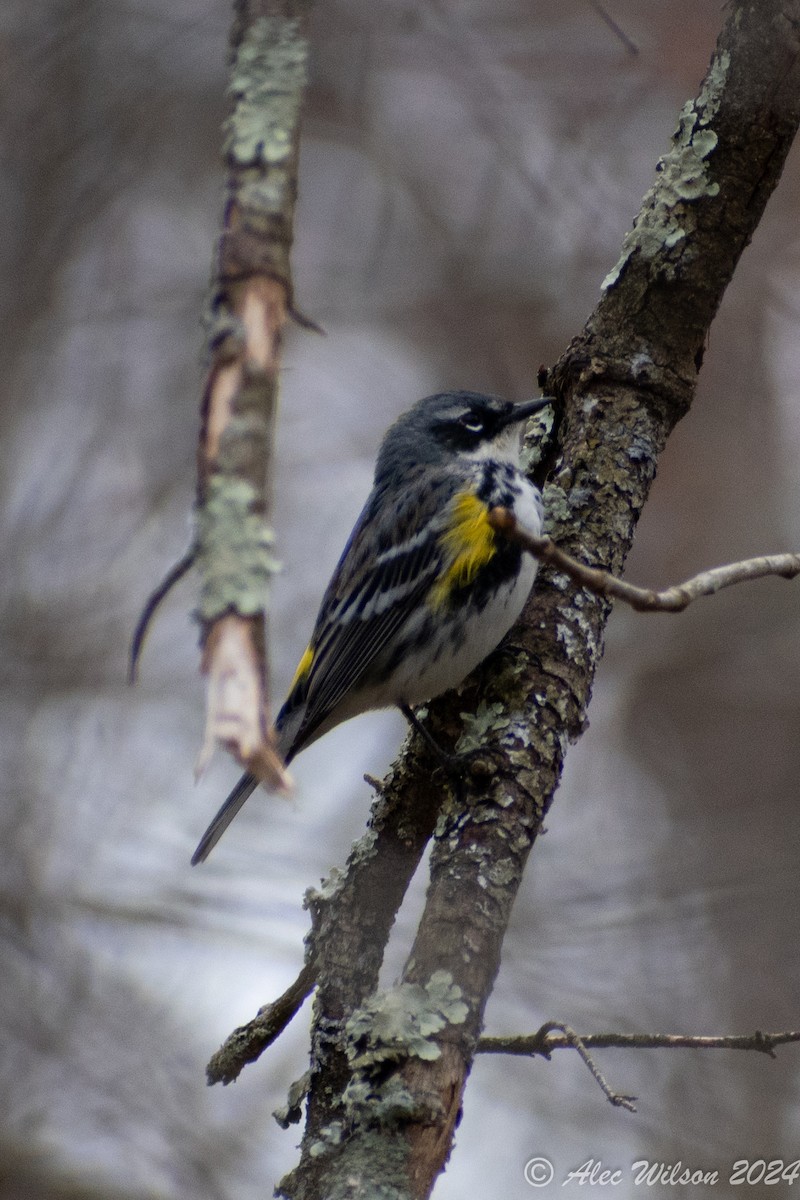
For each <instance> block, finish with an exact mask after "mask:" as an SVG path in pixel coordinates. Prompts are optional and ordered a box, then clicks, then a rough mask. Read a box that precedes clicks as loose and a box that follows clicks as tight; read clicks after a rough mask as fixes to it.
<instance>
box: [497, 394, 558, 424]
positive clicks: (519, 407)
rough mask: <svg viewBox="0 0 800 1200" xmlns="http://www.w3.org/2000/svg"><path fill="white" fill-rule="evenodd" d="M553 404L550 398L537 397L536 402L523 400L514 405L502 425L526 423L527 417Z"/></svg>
mask: <svg viewBox="0 0 800 1200" xmlns="http://www.w3.org/2000/svg"><path fill="white" fill-rule="evenodd" d="M553 403H554V398H553V397H552V396H539V398H538V399H537V400H523V401H522V402H521V403H520V404H515V405H514V407H513V408H512V409H511V410H510V412H508V413H507V414H506V416H505V417H504V418H503V422H502V423H503V425H516V424H517V423H518V422H519V421H527V420H528V417H532V416H533V414H534V413H537V412H540V411H541V410H542V409H543V408H547V406H548V405H549V404H553Z"/></svg>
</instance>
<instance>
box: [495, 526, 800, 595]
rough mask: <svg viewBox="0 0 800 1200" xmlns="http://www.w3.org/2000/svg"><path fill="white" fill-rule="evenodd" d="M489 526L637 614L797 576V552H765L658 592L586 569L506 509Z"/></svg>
mask: <svg viewBox="0 0 800 1200" xmlns="http://www.w3.org/2000/svg"><path fill="white" fill-rule="evenodd" d="M489 523H490V525H491V526H492V527H493V528H494V529H496V530H497V531H498V533H502V534H503V536H504V537H507V538H509V539H510V540H511V541H513V542H517V543H518V544H519V545H520V546H522V547H523V548H524V549H525V550H527V551H528V552H529V553H530V554H533V555H535V556H536V558H538V559H541V561H542V562H547V563H550V564H552V566H554V567H556V568H557V569H558V570H559V571H563V572H564V574H565V575H569V577H570V579H572V580H574V581H575V583H579V584H580V585H581V586H582V587H585V588H588V589H589V591H591V592H596V593H597V595H599V596H610V597H611V598H612V599H614V600H624V601H625V603H626V604H629V605H630V606H631V608H633V609H635V610H636V611H637V612H682V611H683V610H684V609H685V608H687V607H688V606H689V605H690V604H691V602H692V601H693V600H696V599H697V598H698V597H699V596H713V595H714V593H715V592H719V591H721V590H722V589H723V588H726V587H731V586H732V585H733V584H735V583H744V582H745V581H746V580H750V579H763V578H764V577H765V576H767V575H780V576H782V577H783V578H784V579H794V578H795V576H796V575H800V554H765V555H762V556H761V557H760V558H746V559H744V560H743V561H742V562H735V563H727V564H726V565H725V566H723V567H712V569H711V570H709V571H702V572H701V573H700V574H699V575H693V576H692V578H691V579H687V580H686V581H685V582H684V583H678V584H675V586H674V587H669V588H665V589H664V590H663V591H660V592H656V591H654V590H653V589H652V588H640V587H636V586H634V584H632V583H626V582H625V581H624V580H623V579H618V578H617V576H616V575H612V574H611V572H610V571H603V570H600V569H599V568H598V567H588V566H587V565H586V564H585V563H582V562H579V561H578V559H577V558H573V557H572V555H571V554H567V553H566V551H564V550H560V549H559V548H558V546H557V545H556V544H555V542H554V541H553V540H552V539H551V538H549V537H535V536H534V535H533V534H531V533H528V532H527V530H525V529H523V528H521V526H520V525H519V524H518V522H517V520H516V518H515V516H514V514H513V513H512V512H510V511H509V509H507V508H493V509H492V510H491V512H490V513H489Z"/></svg>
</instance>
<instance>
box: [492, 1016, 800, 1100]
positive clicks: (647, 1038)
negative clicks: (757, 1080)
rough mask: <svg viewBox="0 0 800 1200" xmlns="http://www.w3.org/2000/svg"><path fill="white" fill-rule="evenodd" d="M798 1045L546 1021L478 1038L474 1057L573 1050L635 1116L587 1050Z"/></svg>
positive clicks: (793, 1035) (788, 1035)
mask: <svg viewBox="0 0 800 1200" xmlns="http://www.w3.org/2000/svg"><path fill="white" fill-rule="evenodd" d="M791 1042H800V1032H789V1031H784V1032H782V1033H762V1032H761V1031H760V1030H758V1029H757V1030H756V1032H755V1033H751V1034H742V1035H737V1034H726V1035H723V1036H720V1037H704V1036H699V1035H696V1034H682V1033H588V1034H578V1033H576V1032H575V1030H574V1029H572V1028H571V1027H570V1026H569V1025H561V1024H559V1023H558V1022H556V1021H548V1022H547V1024H545V1025H542V1027H541V1029H538V1030H537V1031H536V1033H533V1034H530V1035H527V1036H523V1035H518V1036H512V1037H482V1038H480V1039H479V1040H478V1045H477V1053H478V1054H515V1055H524V1056H526V1057H530V1058H533V1057H534V1056H536V1055H540V1056H541V1057H542V1058H547V1059H549V1058H550V1055H551V1053H552V1051H553V1050H577V1052H578V1054H579V1055H580V1057H581V1059H582V1061H583V1062H584V1063H585V1065H586V1067H587V1069H588V1070H589V1072H590V1073H591V1075H592V1077H593V1078H594V1080H595V1081H596V1083H597V1084H598V1086H599V1087H600V1089H601V1091H602V1092H603V1095H604V1096H605V1097H606V1099H607V1100H608V1101H609V1102H610V1103H611V1104H613V1105H614V1106H615V1107H616V1108H625V1109H627V1110H628V1112H636V1106H635V1104H634V1100H635V1099H636V1097H635V1096H623V1095H621V1094H620V1093H619V1092H614V1091H612V1090H611V1088H610V1087H609V1085H608V1083H607V1082H606V1080H605V1078H604V1077H603V1075H602V1074H601V1072H600V1069H599V1068H598V1066H597V1064H596V1062H595V1061H594V1058H593V1057H592V1055H591V1054H590V1053H589V1051H590V1049H597V1050H606V1049H609V1048H615V1049H622V1050H653V1049H666V1050H758V1051H760V1052H761V1053H762V1054H768V1055H769V1057H770V1058H775V1057H776V1054H775V1047H776V1046H784V1045H787V1044H788V1043H791Z"/></svg>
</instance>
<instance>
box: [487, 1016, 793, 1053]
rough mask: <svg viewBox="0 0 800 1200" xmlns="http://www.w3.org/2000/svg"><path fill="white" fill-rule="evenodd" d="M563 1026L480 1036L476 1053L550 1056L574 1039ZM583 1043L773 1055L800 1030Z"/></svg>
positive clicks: (616, 1036) (624, 1036) (594, 1037)
mask: <svg viewBox="0 0 800 1200" xmlns="http://www.w3.org/2000/svg"><path fill="white" fill-rule="evenodd" d="M564 1028H565V1027H564V1026H563V1025H560V1024H558V1023H557V1022H553V1021H550V1022H548V1023H547V1024H546V1025H543V1026H542V1028H541V1029H539V1030H537V1031H536V1033H531V1034H514V1035H512V1036H511V1037H482V1038H481V1039H480V1041H479V1042H478V1053H479V1054H518V1055H523V1056H524V1055H529V1056H531V1057H532V1056H533V1055H536V1054H539V1055H541V1056H542V1058H549V1057H550V1052H551V1050H568V1049H569V1048H570V1047H571V1046H572V1045H573V1043H572V1042H571V1041H570V1040H569V1038H568V1037H566V1036H562V1037H558V1036H554V1034H553V1033H552V1032H551V1030H554V1029H556V1030H562V1032H563V1030H564ZM580 1040H581V1042H582V1043H583V1045H584V1046H586V1047H590V1048H591V1049H592V1050H609V1049H612V1050H661V1049H664V1050H758V1051H760V1052H761V1053H762V1054H768V1055H769V1057H770V1058H775V1047H776V1046H784V1045H787V1044H789V1043H792V1042H800V1030H784V1031H782V1032H781V1033H762V1032H761V1030H759V1029H757V1030H756V1032H755V1033H744V1034H723V1035H720V1036H717V1037H707V1036H705V1035H700V1034H691V1033H585V1034H581V1035H580Z"/></svg>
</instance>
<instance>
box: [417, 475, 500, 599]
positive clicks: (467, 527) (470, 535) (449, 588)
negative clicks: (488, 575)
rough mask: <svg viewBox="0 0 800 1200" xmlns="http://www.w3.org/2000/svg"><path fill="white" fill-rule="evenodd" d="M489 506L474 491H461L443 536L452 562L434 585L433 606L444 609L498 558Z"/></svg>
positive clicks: (447, 553)
mask: <svg viewBox="0 0 800 1200" xmlns="http://www.w3.org/2000/svg"><path fill="white" fill-rule="evenodd" d="M488 513H489V509H488V508H487V506H486V505H485V504H484V502H483V501H482V500H479V499H478V497H477V496H476V495H475V493H474V492H459V493H458V494H457V495H456V496H455V497H454V499H453V502H452V504H451V513H450V523H449V525H448V527H447V529H446V530H445V532H444V533H443V534H442V536H441V538H440V539H439V543H440V545H441V547H442V549H443V550H444V552H445V554H446V555H447V558H448V559H449V565H447V566H446V567H445V569H444V571H443V572H442V574H441V575H440V576H439V579H438V580H437V581H436V583H435V584H434V586H433V588H432V590H431V594H430V597H429V601H428V602H429V604H430V606H431V608H434V609H437V608H441V607H442V606H443V605H444V604H446V603H447V601H448V600H449V598H450V596H451V594H452V593H453V592H454V591H455V590H456V589H457V588H462V587H466V586H467V585H468V584H470V583H472V581H473V579H474V578H475V576H476V575H477V574H478V571H480V569H481V567H484V566H486V564H487V563H488V562H489V561H490V560H491V559H492V558H493V557H494V553H495V531H494V530H493V529H492V527H491V525H490V524H489V520H488Z"/></svg>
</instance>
